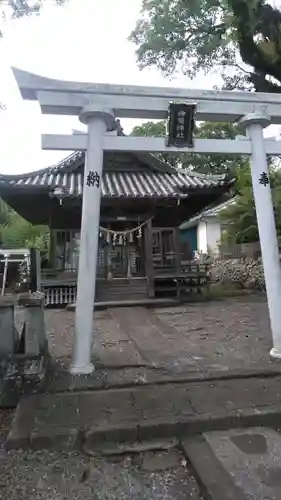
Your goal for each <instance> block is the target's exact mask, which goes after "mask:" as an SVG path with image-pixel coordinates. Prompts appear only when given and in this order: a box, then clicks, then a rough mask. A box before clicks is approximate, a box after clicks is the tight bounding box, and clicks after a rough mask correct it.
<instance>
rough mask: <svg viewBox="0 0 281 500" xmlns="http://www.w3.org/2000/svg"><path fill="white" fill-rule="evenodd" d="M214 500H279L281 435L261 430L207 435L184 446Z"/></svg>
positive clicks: (280, 492)
mask: <svg viewBox="0 0 281 500" xmlns="http://www.w3.org/2000/svg"><path fill="white" fill-rule="evenodd" d="M183 449H184V451H185V453H186V456H187V459H188V461H189V462H190V463H191V464H192V466H193V468H194V469H195V470H196V474H197V476H198V477H199V479H200V482H201V484H203V485H204V487H205V489H206V490H207V491H208V494H209V497H208V498H210V499H211V500H280V498H281V453H280V450H281V435H280V433H278V432H276V431H275V430H273V429H270V428H266V427H258V428H251V429H230V430H227V431H219V432H207V433H205V434H204V435H203V436H200V437H194V438H189V439H187V440H185V441H184V442H183Z"/></svg>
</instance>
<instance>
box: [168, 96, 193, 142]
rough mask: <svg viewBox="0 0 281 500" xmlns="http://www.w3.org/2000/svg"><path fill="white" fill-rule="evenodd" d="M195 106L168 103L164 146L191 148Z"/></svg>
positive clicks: (182, 103) (183, 103)
mask: <svg viewBox="0 0 281 500" xmlns="http://www.w3.org/2000/svg"><path fill="white" fill-rule="evenodd" d="M195 112H196V104H188V103H185V102H170V103H169V110H168V122H167V136H166V146H176V147H179V148H184V147H188V148H192V147H193V146H194V142H193V133H194V126H195Z"/></svg>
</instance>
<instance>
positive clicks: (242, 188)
mask: <svg viewBox="0 0 281 500" xmlns="http://www.w3.org/2000/svg"><path fill="white" fill-rule="evenodd" d="M270 184H271V188H272V197H273V206H274V214H275V223H276V229H277V233H278V235H281V171H280V169H277V168H274V167H273V166H271V167H270ZM236 190H237V193H238V194H237V196H236V203H235V204H233V205H231V206H229V207H228V208H226V209H225V210H223V211H222V212H221V214H220V217H221V221H222V224H223V225H225V226H226V227H227V230H226V231H225V234H224V238H223V243H231V244H232V243H247V242H252V241H258V240H259V234H258V227H257V218H256V210H255V203H254V197H253V189H252V182H251V173H250V168H246V169H242V170H239V171H238V172H237V182H236Z"/></svg>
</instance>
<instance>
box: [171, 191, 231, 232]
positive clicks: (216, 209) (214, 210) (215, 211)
mask: <svg viewBox="0 0 281 500" xmlns="http://www.w3.org/2000/svg"><path fill="white" fill-rule="evenodd" d="M235 200H236V198H235V197H234V198H231V199H230V200H226V201H224V202H223V203H220V204H219V205H215V206H211V207H209V208H206V209H205V210H203V211H202V212H199V214H197V215H195V216H194V217H192V218H191V219H189V220H188V221H186V222H184V223H183V224H182V225H181V226H180V229H181V230H184V229H188V228H190V227H193V226H195V225H197V223H198V222H199V221H201V220H205V219H206V218H207V217H217V216H218V215H219V214H220V213H221V211H222V210H225V209H226V208H228V207H229V206H231V205H234V204H235Z"/></svg>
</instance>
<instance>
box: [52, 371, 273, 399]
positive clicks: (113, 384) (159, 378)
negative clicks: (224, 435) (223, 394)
mask: <svg viewBox="0 0 281 500" xmlns="http://www.w3.org/2000/svg"><path fill="white" fill-rule="evenodd" d="M141 369H143V368H141ZM141 369H140V370H141ZM140 370H138V371H140ZM144 370H145V369H144ZM148 370H149V368H148ZM96 373H97V372H95V377H96ZM280 376H281V365H280V368H277V367H276V368H275V367H272V368H265V369H264V370H262V369H261V368H258V369H252V370H242V371H241V370H240V371H239V370H229V371H228V372H220V371H218V372H209V373H208V372H203V373H202V372H200V373H198V374H197V373H196V374H195V373H190V374H188V373H185V374H184V373H182V374H175V375H169V374H161V373H155V374H154V373H153V372H150V373H149V377H150V378H151V380H147V382H143V381H140V380H125V381H124V382H122V381H120V380H118V381H114V377H112V379H111V380H110V379H107V380H102V379H97V378H95V379H93V380H91V379H90V377H89V376H85V377H81V376H75V375H71V374H66V377H65V380H61V379H60V380H58V381H57V380H55V381H52V380H51V381H49V382H48V381H47V383H46V385H47V392H48V393H50V394H58V393H66V392H83V391H91V390H95V391H100V390H105V389H130V388H135V387H149V386H157V385H159V386H160V385H169V384H175V385H180V384H184V383H187V382H190V383H196V382H199V383H200V382H220V381H228V380H230V381H231V380H241V379H251V378H256V379H260V378H276V377H280ZM45 389H46V388H45Z"/></svg>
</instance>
